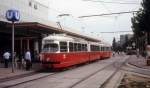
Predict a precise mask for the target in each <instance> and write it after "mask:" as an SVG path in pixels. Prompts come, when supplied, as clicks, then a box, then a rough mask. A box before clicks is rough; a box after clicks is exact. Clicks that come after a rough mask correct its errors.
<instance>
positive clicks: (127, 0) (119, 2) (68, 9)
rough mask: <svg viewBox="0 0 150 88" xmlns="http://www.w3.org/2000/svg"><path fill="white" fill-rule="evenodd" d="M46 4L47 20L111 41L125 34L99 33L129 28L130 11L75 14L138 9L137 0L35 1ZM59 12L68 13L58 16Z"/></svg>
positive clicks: (138, 1)
mask: <svg viewBox="0 0 150 88" xmlns="http://www.w3.org/2000/svg"><path fill="white" fill-rule="evenodd" d="M38 1H39V2H41V3H43V4H45V5H47V6H49V8H50V9H49V19H50V20H51V21H55V22H56V21H60V22H61V24H62V25H65V26H67V27H70V28H72V29H74V30H70V31H79V32H80V33H82V34H83V33H84V34H85V35H89V36H92V37H96V38H99V39H102V40H105V41H107V42H109V43H111V42H112V39H113V37H115V38H116V39H118V38H119V35H120V34H125V33H101V32H116V31H131V30H132V29H131V17H132V16H133V13H130V14H119V15H111V16H97V17H88V18H78V17H79V16H87V15H98V14H103V13H115V12H126V11H136V10H138V9H139V8H140V3H141V0H38ZM59 14H71V15H70V16H63V17H58V15H59Z"/></svg>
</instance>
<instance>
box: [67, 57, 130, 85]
mask: <svg viewBox="0 0 150 88" xmlns="http://www.w3.org/2000/svg"><path fill="white" fill-rule="evenodd" d="M127 60H128V58H127V59H126V60H125V62H122V63H119V62H113V63H112V64H109V65H107V66H105V67H103V68H102V69H99V70H97V71H96V72H94V73H92V74H90V75H88V76H86V77H84V78H83V79H81V80H79V81H78V82H76V83H74V84H73V85H71V86H70V87H68V88H76V86H77V85H79V84H80V83H82V82H83V81H86V80H87V79H89V78H90V77H92V76H94V75H96V74H97V73H100V72H101V71H103V70H105V69H107V68H109V67H111V66H113V67H114V68H115V70H114V71H113V73H112V74H111V75H109V77H108V78H107V79H106V80H105V81H104V82H103V83H102V84H100V87H99V88H105V85H106V84H107V83H108V82H109V80H110V79H111V78H112V77H113V76H114V75H115V74H116V73H117V72H118V71H119V70H120V69H121V67H122V66H123V65H124V64H125V63H126V62H127ZM118 64H119V66H117V65H118Z"/></svg>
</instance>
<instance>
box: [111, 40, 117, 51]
mask: <svg viewBox="0 0 150 88" xmlns="http://www.w3.org/2000/svg"><path fill="white" fill-rule="evenodd" d="M112 48H113V51H116V48H117V45H116V39H115V38H114V39H113V42H112Z"/></svg>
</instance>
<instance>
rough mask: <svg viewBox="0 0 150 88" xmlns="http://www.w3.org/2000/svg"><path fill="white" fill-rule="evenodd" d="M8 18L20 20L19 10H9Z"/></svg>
mask: <svg viewBox="0 0 150 88" xmlns="http://www.w3.org/2000/svg"><path fill="white" fill-rule="evenodd" d="M6 18H7V20H8V21H12V22H15V21H19V19H20V13H19V11H18V10H7V12H6Z"/></svg>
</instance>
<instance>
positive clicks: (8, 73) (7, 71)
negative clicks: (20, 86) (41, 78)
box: [0, 63, 41, 80]
mask: <svg viewBox="0 0 150 88" xmlns="http://www.w3.org/2000/svg"><path fill="white" fill-rule="evenodd" d="M40 69H41V66H40V63H33V64H32V68H31V70H29V71H26V70H25V68H17V67H15V68H14V73H12V67H11V63H9V67H8V68H4V63H0V80H2V79H5V78H9V77H14V76H18V75H25V74H30V73H34V72H36V71H38V70H40Z"/></svg>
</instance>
